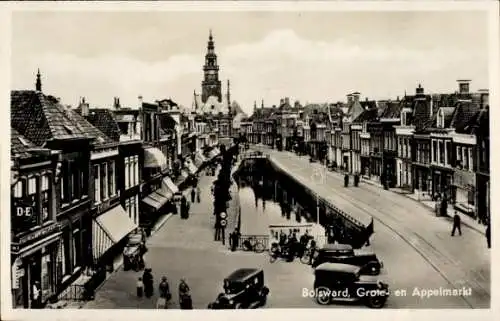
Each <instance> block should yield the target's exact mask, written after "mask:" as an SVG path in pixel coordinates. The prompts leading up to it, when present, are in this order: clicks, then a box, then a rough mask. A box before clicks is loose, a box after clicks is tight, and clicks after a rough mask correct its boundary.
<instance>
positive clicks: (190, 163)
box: [185, 159, 198, 175]
mask: <svg viewBox="0 0 500 321" xmlns="http://www.w3.org/2000/svg"><path fill="white" fill-rule="evenodd" d="M185 166H186V169H187V170H188V171H189V173H190V174H191V175H194V174H196V172H197V171H198V168H197V167H196V166H195V165H194V164H193V161H192V160H191V159H188V160H187V161H186V162H185Z"/></svg>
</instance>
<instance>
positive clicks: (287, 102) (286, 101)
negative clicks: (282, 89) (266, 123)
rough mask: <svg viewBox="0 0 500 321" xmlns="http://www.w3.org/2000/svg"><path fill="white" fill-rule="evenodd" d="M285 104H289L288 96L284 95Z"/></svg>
mask: <svg viewBox="0 0 500 321" xmlns="http://www.w3.org/2000/svg"><path fill="white" fill-rule="evenodd" d="M285 104H287V105H290V97H285Z"/></svg>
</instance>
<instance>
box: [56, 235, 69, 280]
mask: <svg viewBox="0 0 500 321" xmlns="http://www.w3.org/2000/svg"><path fill="white" fill-rule="evenodd" d="M65 244H66V242H60V243H59V248H58V251H57V259H56V269H57V279H58V283H59V284H60V283H61V281H62V278H63V276H65V275H66V274H68V273H67V269H66V255H65V250H66V248H65Z"/></svg>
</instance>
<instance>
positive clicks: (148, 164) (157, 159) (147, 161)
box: [144, 147, 167, 169]
mask: <svg viewBox="0 0 500 321" xmlns="http://www.w3.org/2000/svg"><path fill="white" fill-rule="evenodd" d="M144 167H145V168H155V167H160V168H161V169H165V168H167V158H166V157H165V155H163V153H162V152H161V150H159V149H158V148H155V147H148V148H146V149H144Z"/></svg>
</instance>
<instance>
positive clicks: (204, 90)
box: [201, 29, 223, 103]
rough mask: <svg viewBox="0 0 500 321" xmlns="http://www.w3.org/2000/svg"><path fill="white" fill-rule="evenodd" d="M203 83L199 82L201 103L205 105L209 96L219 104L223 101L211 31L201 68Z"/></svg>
mask: <svg viewBox="0 0 500 321" xmlns="http://www.w3.org/2000/svg"><path fill="white" fill-rule="evenodd" d="M203 73H204V77H203V81H202V82H201V101H202V102H203V103H206V102H207V100H208V98H209V97H210V96H214V97H216V98H217V101H218V102H219V103H221V102H222V100H223V94H222V86H221V81H220V80H219V65H218V64H217V55H216V54H215V45H214V41H213V35H212V30H211V29H210V32H209V36H208V45H207V53H206V55H205V65H204V66H203Z"/></svg>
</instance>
